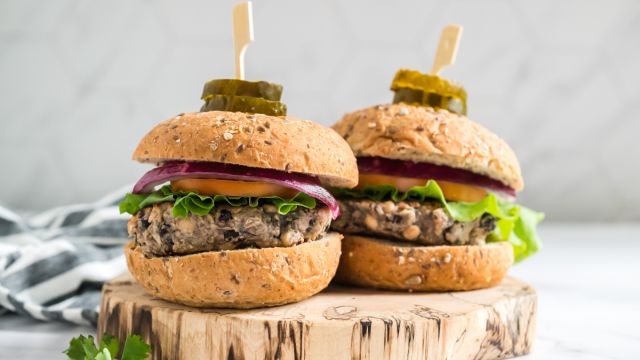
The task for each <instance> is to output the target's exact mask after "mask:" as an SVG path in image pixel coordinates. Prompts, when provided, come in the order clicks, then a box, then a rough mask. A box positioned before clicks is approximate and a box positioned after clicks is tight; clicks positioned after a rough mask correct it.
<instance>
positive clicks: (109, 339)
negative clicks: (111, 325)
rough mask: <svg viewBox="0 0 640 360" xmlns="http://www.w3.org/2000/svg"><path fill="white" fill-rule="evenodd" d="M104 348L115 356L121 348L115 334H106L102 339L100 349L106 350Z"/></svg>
mask: <svg viewBox="0 0 640 360" xmlns="http://www.w3.org/2000/svg"><path fill="white" fill-rule="evenodd" d="M104 350H107V351H108V352H109V353H110V354H111V355H113V356H115V355H117V354H118V351H119V350H120V342H119V341H118V339H117V338H116V337H115V336H111V335H109V334H104V335H102V338H101V339H100V347H99V348H98V351H101V352H104Z"/></svg>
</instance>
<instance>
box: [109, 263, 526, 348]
mask: <svg viewBox="0 0 640 360" xmlns="http://www.w3.org/2000/svg"><path fill="white" fill-rule="evenodd" d="M536 308H537V296H536V292H535V290H534V289H533V288H532V287H531V286H529V285H527V284H526V283H523V282H521V281H519V280H517V279H514V278H511V277H507V278H506V279H505V280H504V281H503V282H502V283H501V284H500V285H498V286H496V287H494V288H490V289H484V290H475V291H467V292H454V293H400V292H389V291H375V290H369V289H360V288H351V287H342V286H331V287H329V288H328V289H326V290H325V291H323V292H322V293H320V294H318V295H316V296H314V297H312V298H310V299H307V300H304V301H302V302H299V303H296V304H289V305H284V306H278V307H273V308H262V309H253V310H225V309H197V308H191V307H188V306H183V305H178V304H172V303H169V302H166V301H163V300H160V299H157V298H154V297H152V296H151V295H149V294H147V293H146V292H145V291H144V290H143V289H142V288H141V287H140V286H139V285H138V284H136V283H135V281H134V280H132V278H131V277H130V276H129V275H123V276H121V277H119V278H117V279H115V280H113V281H111V282H109V283H107V284H106V285H105V286H104V288H103V291H102V305H101V310H100V320H99V324H98V335H101V334H103V333H105V332H106V333H109V334H112V335H115V336H117V337H118V338H120V339H121V340H122V339H124V338H125V337H126V336H127V335H129V334H139V335H141V336H142V338H143V339H145V341H147V342H148V343H150V344H151V346H152V354H153V357H152V358H153V359H338V360H339V359H500V358H509V357H513V356H517V355H522V354H526V353H528V352H529V351H530V350H531V347H532V344H533V340H534V338H535V327H536Z"/></svg>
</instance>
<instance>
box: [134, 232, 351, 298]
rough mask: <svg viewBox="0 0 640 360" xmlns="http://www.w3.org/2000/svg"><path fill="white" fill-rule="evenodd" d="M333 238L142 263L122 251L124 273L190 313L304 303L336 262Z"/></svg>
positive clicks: (336, 242)
mask: <svg viewBox="0 0 640 360" xmlns="http://www.w3.org/2000/svg"><path fill="white" fill-rule="evenodd" d="M341 238H342V235H340V234H338V233H327V234H326V235H325V236H324V237H323V238H322V239H319V240H316V241H310V242H306V243H303V244H301V245H296V246H292V247H277V248H264V249H244V250H232V251H210V252H204V253H198V254H193V255H183V256H168V257H153V258H147V257H145V256H144V254H143V253H142V251H141V250H140V248H138V247H136V245H135V243H134V242H130V243H129V244H128V245H127V246H126V247H125V256H126V258H127V264H128V266H129V271H130V272H131V274H132V275H133V277H134V278H135V279H136V280H137V281H138V283H139V284H140V285H142V287H144V288H145V289H146V290H147V291H148V292H149V293H151V294H152V295H154V296H157V297H159V298H161V299H164V300H168V301H171V302H177V303H180V304H184V305H188V306H194V307H223V308H236V309H249V308H256V307H264V306H276V305H283V304H288V303H292V302H296V301H301V300H303V299H306V298H308V297H310V296H312V295H314V294H316V293H318V292H320V291H321V290H322V289H324V288H325V287H327V285H328V284H329V281H331V278H333V276H334V275H335V272H336V268H337V267H338V261H339V259H340V239H341Z"/></svg>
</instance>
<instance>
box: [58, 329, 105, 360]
mask: <svg viewBox="0 0 640 360" xmlns="http://www.w3.org/2000/svg"><path fill="white" fill-rule="evenodd" d="M63 353H65V354H67V356H68V357H69V359H72V360H94V358H95V356H96V354H97V353H98V349H97V348H96V344H95V342H94V340H93V336H91V335H89V336H84V335H80V336H78V337H75V338H73V339H71V341H69V347H68V348H67V349H66V350H64V351H63Z"/></svg>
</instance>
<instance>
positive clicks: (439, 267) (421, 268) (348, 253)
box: [336, 235, 513, 291]
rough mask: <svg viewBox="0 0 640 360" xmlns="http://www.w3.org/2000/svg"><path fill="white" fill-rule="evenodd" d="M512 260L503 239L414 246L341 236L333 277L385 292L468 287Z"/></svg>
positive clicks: (492, 277)
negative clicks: (492, 241)
mask: <svg viewBox="0 0 640 360" xmlns="http://www.w3.org/2000/svg"><path fill="white" fill-rule="evenodd" d="M511 264H513V248H512V247H511V244H510V243H508V242H499V243H492V244H487V245H463V246H415V245H411V244H403V243H400V242H391V241H386V240H381V239H375V238H368V237H364V236H354V235H345V238H344V239H343V240H342V257H341V259H340V266H339V268H338V273H337V275H336V280H337V281H338V282H342V283H347V284H353V285H359V286H366V287H373V288H378V289H388V290H415V291H458V290H473V289H482V288H487V287H490V286H494V285H497V284H498V283H500V281H502V279H503V278H504V276H505V275H506V273H507V270H509V267H510V266H511Z"/></svg>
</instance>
